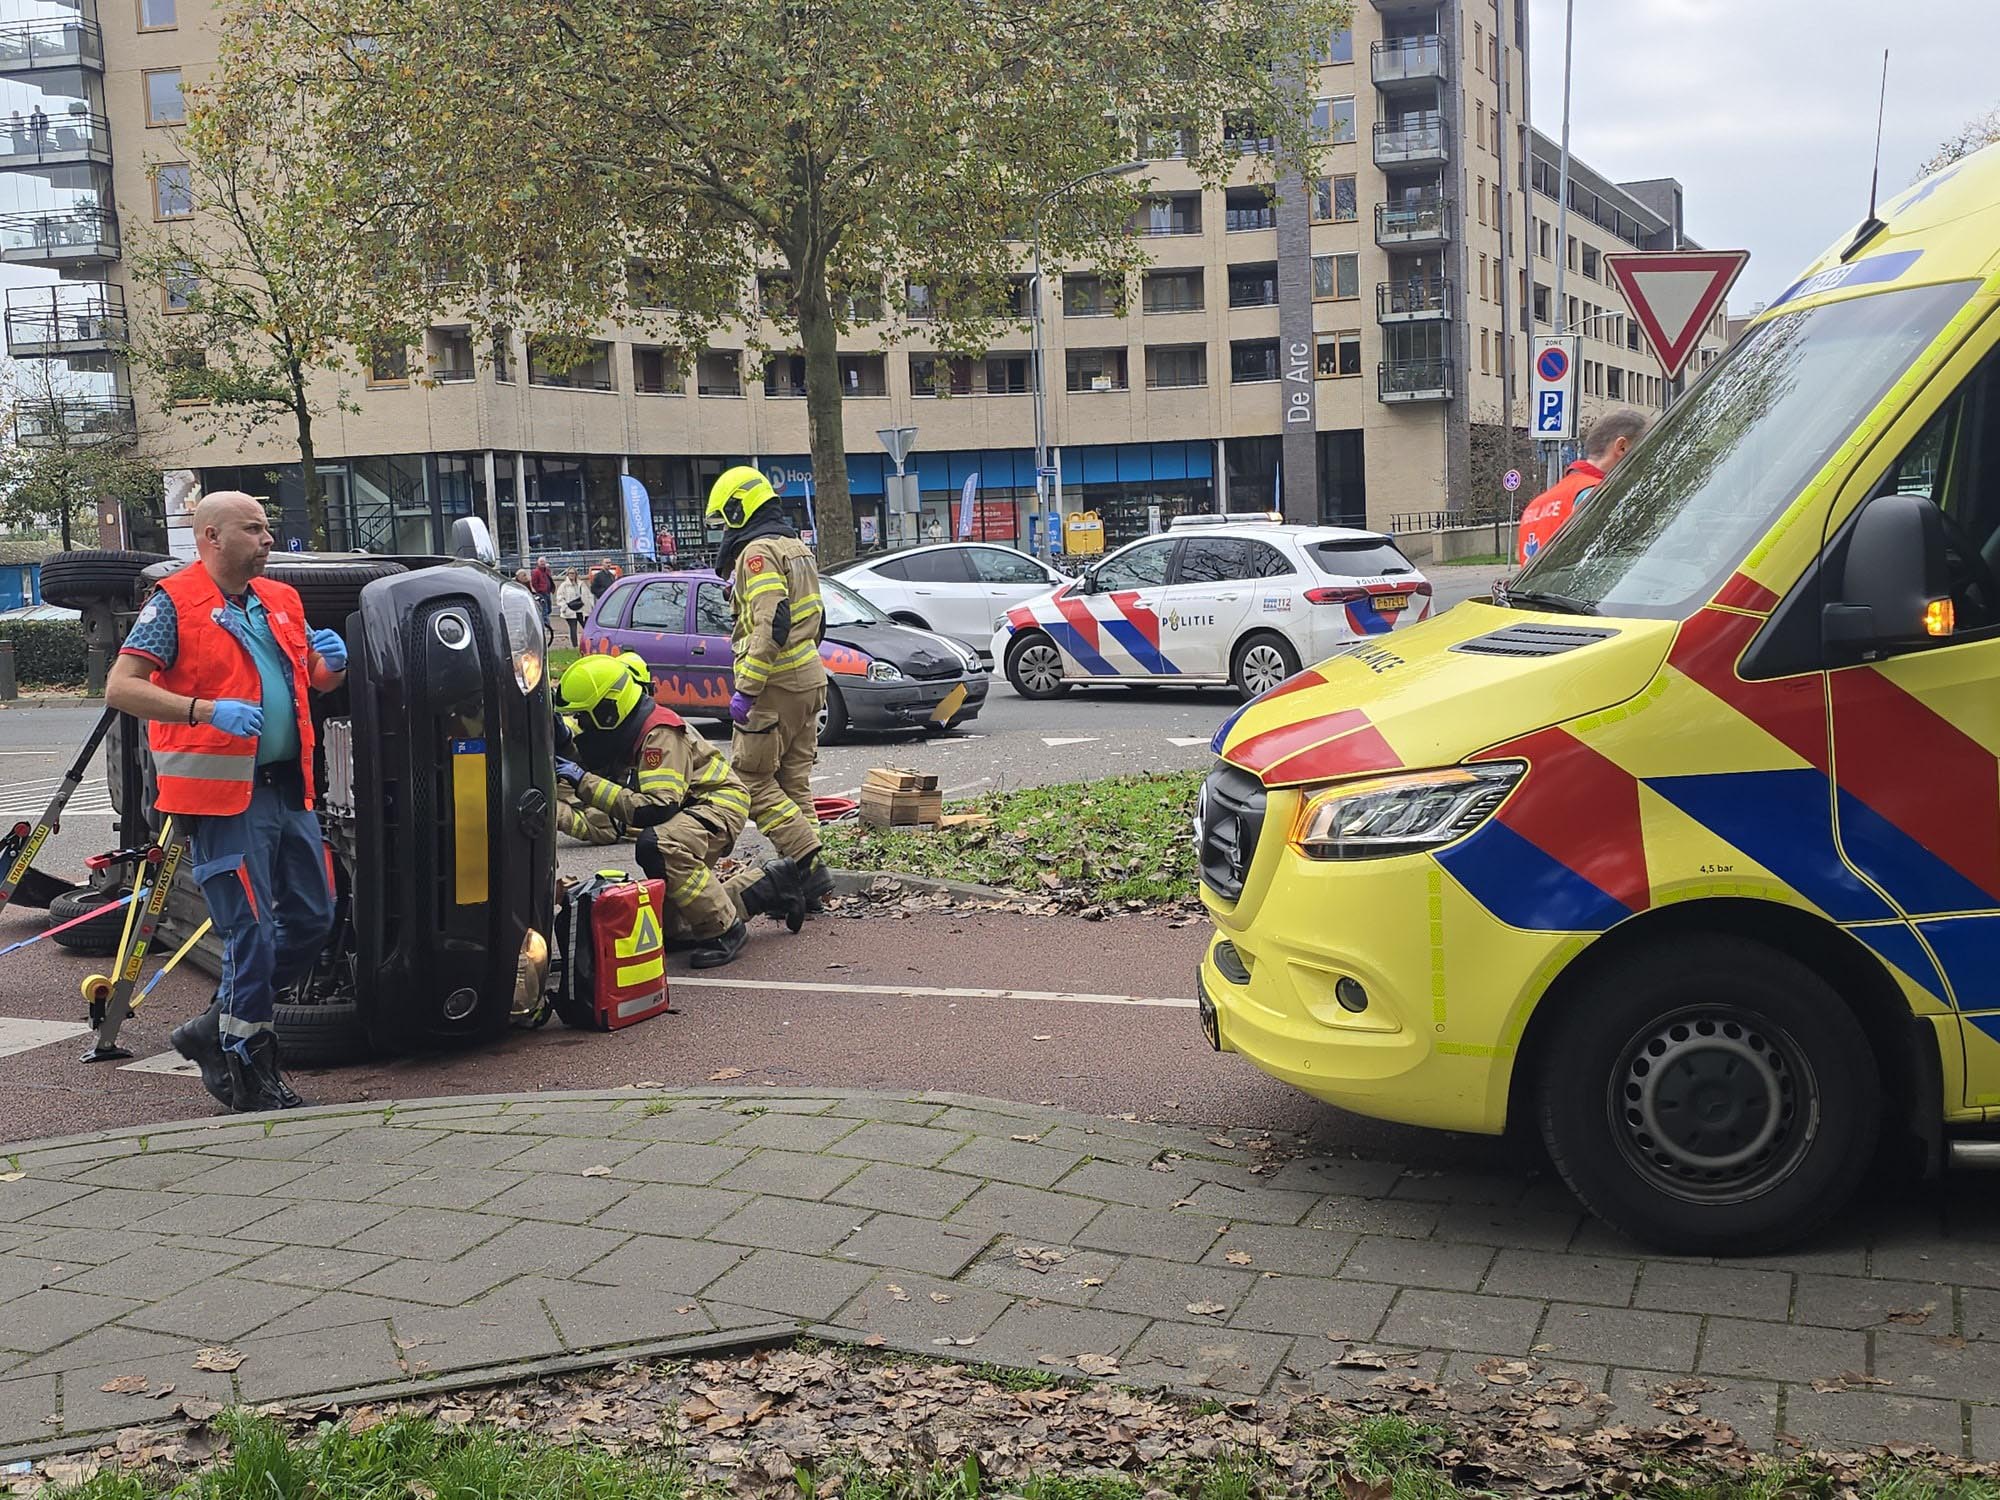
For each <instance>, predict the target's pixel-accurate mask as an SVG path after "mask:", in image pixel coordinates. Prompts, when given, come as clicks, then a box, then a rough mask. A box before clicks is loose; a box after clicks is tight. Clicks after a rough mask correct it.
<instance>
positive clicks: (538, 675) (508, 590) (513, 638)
mask: <svg viewBox="0 0 2000 1500" xmlns="http://www.w3.org/2000/svg"><path fill="white" fill-rule="evenodd" d="M500 618H501V620H502V622H504V623H505V625H506V627H507V655H508V657H509V658H510V659H511V660H512V661H513V663H514V685H515V686H516V687H518V688H519V689H520V690H521V691H522V692H524V693H532V692H533V691H534V690H535V689H536V688H538V687H540V686H541V682H542V670H543V666H544V662H543V660H542V643H543V640H544V639H545V637H544V636H543V634H542V612H541V610H540V609H539V608H538V607H537V606H536V604H535V596H534V595H533V594H531V593H529V592H528V591H527V590H526V589H524V588H522V587H521V585H520V584H518V583H503V584H501V585H500Z"/></svg>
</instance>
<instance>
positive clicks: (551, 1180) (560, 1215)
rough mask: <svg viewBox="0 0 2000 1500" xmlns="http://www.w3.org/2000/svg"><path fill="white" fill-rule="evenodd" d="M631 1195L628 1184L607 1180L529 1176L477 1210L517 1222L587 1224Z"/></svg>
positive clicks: (600, 1178)
mask: <svg viewBox="0 0 2000 1500" xmlns="http://www.w3.org/2000/svg"><path fill="white" fill-rule="evenodd" d="M631 1192H632V1184H631V1183H629V1182H615V1181H613V1180H612V1179H610V1178H608V1177H530V1178H529V1179H528V1180H527V1181H526V1182H523V1183H522V1184H521V1185H520V1186H519V1187H511V1188H509V1189H507V1191H506V1192H504V1193H502V1194H501V1195H500V1196H499V1197H497V1198H491V1199H488V1200H487V1201H486V1202H485V1203H482V1204H480V1205H479V1211H480V1212H481V1213H487V1214H499V1215H501V1216H502V1217H511V1218H517V1219H548V1220H551V1221H553V1222H555V1223H558V1224H587V1223H589V1222H590V1221H591V1220H592V1219H594V1218H596V1217H597V1216H598V1215H599V1214H601V1213H603V1212H604V1210H606V1209H607V1208H609V1207H611V1205H612V1204H614V1203H619V1202H622V1201H623V1200H624V1199H625V1198H626V1197H628V1196H629V1195H630V1194H631Z"/></svg>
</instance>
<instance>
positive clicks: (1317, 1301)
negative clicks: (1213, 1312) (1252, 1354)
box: [1229, 1276, 1396, 1341]
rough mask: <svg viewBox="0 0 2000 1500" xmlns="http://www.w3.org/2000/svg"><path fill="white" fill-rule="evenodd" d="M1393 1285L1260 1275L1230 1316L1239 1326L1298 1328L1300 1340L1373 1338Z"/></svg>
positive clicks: (1392, 1297) (1277, 1329)
mask: <svg viewBox="0 0 2000 1500" xmlns="http://www.w3.org/2000/svg"><path fill="white" fill-rule="evenodd" d="M1395 1296H1396V1289H1395V1288H1394V1287H1392V1286H1373V1285H1370V1284H1369V1283H1367V1282H1363V1281H1334V1280H1331V1279H1329V1278H1324V1277H1317V1276H1277V1277H1273V1278H1271V1279H1269V1280H1266V1279H1265V1278H1264V1277H1262V1276H1260V1277H1258V1278H1257V1282H1256V1285H1254V1286H1252V1287H1251V1288H1250V1292H1249V1294H1248V1295H1247V1296H1246V1297H1244V1299H1243V1305H1242V1306H1241V1307H1239V1308H1237V1309H1236V1311H1235V1312H1234V1313H1233V1314H1231V1315H1230V1319H1229V1321H1230V1324H1231V1326H1233V1327H1236V1328H1254V1329H1259V1330H1262V1331H1263V1332H1265V1333H1295V1334H1297V1335H1298V1336H1299V1337H1300V1338H1302V1339H1312V1338H1326V1337H1329V1336H1332V1337H1336V1338H1339V1339H1341V1340H1350V1339H1359V1340H1363V1341H1366V1340H1369V1339H1372V1338H1373V1337H1374V1335H1375V1331H1376V1330H1377V1329H1378V1328H1380V1327H1381V1324H1382V1318H1383V1315H1384V1314H1386V1313H1387V1312H1388V1311H1389V1304H1390V1303H1391V1302H1392V1301H1394V1300H1395Z"/></svg>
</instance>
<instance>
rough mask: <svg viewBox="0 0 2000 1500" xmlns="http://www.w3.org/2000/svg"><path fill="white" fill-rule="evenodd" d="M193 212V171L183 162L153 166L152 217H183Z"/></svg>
mask: <svg viewBox="0 0 2000 1500" xmlns="http://www.w3.org/2000/svg"><path fill="white" fill-rule="evenodd" d="M193 212H194V173H193V172H192V171H191V170H190V169H189V168H188V165H187V163H185V162H168V163H166V164H165V165H164V166H158V167H155V168H153V217H154V218H156V219H185V218H186V217H187V216H188V215H189V214H191V213H193Z"/></svg>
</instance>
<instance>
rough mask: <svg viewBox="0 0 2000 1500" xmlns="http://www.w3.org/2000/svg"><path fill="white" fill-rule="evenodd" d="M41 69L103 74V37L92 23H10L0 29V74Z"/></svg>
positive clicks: (0, 26)
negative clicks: (67, 69)
mask: <svg viewBox="0 0 2000 1500" xmlns="http://www.w3.org/2000/svg"><path fill="white" fill-rule="evenodd" d="M42 68H93V69H95V70H97V71H98V72H102V71H103V70H104V33H103V32H101V31H99V30H98V29H97V23H96V22H95V21H81V20H79V21H13V22H9V23H7V24H6V25H0V73H14V74H19V73H31V72H35V71H38V70H40V69H42Z"/></svg>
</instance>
